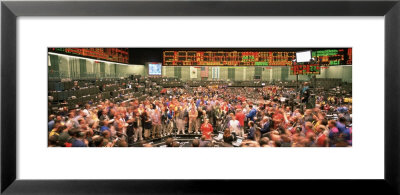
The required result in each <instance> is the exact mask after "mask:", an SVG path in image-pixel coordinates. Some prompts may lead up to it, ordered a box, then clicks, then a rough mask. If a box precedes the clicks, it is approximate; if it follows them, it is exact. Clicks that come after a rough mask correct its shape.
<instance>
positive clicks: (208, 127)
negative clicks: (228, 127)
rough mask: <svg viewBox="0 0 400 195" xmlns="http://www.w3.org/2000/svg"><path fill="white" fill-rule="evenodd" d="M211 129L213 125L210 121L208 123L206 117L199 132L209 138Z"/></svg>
mask: <svg viewBox="0 0 400 195" xmlns="http://www.w3.org/2000/svg"><path fill="white" fill-rule="evenodd" d="M212 131H213V127H212V125H211V124H210V123H208V119H205V120H204V123H203V124H202V125H201V132H202V133H203V135H205V136H206V138H207V139H211V133H212Z"/></svg>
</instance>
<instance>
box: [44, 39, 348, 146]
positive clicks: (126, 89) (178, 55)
mask: <svg viewBox="0 0 400 195" xmlns="http://www.w3.org/2000/svg"><path fill="white" fill-rule="evenodd" d="M47 57H48V64H47V66H48V116H47V117H48V131H47V135H46V136H47V137H48V139H47V140H48V147H213V148H216V147H234V148H239V147H352V48H345V47H344V48H336V47H327V48H223V47H221V48H48V50H47Z"/></svg>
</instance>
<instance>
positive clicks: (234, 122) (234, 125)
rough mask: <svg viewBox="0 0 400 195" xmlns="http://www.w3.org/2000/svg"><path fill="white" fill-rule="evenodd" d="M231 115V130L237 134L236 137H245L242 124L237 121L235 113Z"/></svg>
mask: <svg viewBox="0 0 400 195" xmlns="http://www.w3.org/2000/svg"><path fill="white" fill-rule="evenodd" d="M230 115H231V120H230V121H229V129H230V130H231V133H232V132H235V133H236V136H239V137H243V136H244V133H243V129H242V128H240V123H239V121H238V120H236V117H235V115H234V114H233V113H231V114H230Z"/></svg>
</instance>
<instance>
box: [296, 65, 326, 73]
mask: <svg viewBox="0 0 400 195" xmlns="http://www.w3.org/2000/svg"><path fill="white" fill-rule="evenodd" d="M290 71H291V74H292V75H310V74H311V75H312V74H321V66H320V65H318V64H307V65H299V64H296V65H293V66H291V67H290Z"/></svg>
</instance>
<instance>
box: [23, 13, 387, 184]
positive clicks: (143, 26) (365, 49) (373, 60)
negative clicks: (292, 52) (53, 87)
mask: <svg viewBox="0 0 400 195" xmlns="http://www.w3.org/2000/svg"><path fill="white" fill-rule="evenodd" d="M304 26H311V27H313V28H310V29H305V28H304ZM181 27H182V28H181ZM314 27H315V28H314ZM17 28H18V51H17V53H18V78H17V83H18V90H17V95H18V105H17V107H18V119H17V121H18V126H17V129H18V131H17V136H18V137H17V142H18V150H17V152H18V154H17V156H18V159H17V160H18V165H17V167H18V170H17V175H18V179H138V178H142V179H154V178H160V179H162V178H165V179H175V178H180V179H186V178H197V179H201V178H216V179H236V178H237V179H239V178H265V179H297V178H307V179H339V178H343V179H367V178H368V179H383V177H384V127H383V124H384V102H383V100H384V20H383V17H318V18H316V17H295V18H294V17H217V18H215V17H185V18H179V17H164V18H161V17H99V18H93V17H52V18H49V17H19V18H18V27H17ZM47 47H353V72H354V74H353V110H354V111H353V147H352V148H47V136H46V134H47ZM371 103H374V107H373V108H372V106H371ZM372 114H373V115H372ZM372 119H373V120H374V121H373V122H372Z"/></svg>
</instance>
